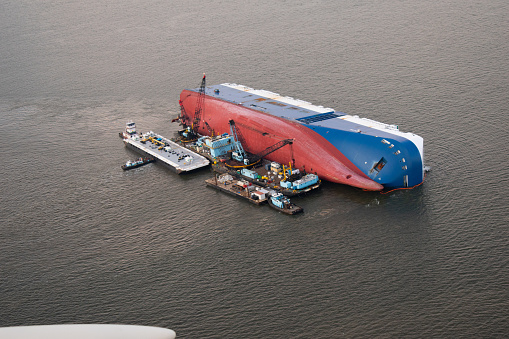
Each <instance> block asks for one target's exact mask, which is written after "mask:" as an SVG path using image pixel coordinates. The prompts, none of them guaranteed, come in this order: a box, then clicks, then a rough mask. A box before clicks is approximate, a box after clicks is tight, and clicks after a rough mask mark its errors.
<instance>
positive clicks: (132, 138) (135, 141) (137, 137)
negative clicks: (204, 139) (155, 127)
mask: <svg viewBox="0 0 509 339" xmlns="http://www.w3.org/2000/svg"><path fill="white" fill-rule="evenodd" d="M120 137H121V138H122V139H123V141H124V144H125V145H126V146H127V147H128V148H131V149H133V150H134V151H136V152H138V153H140V154H142V155H145V156H149V157H151V158H152V159H153V160H154V161H156V162H160V163H162V164H163V165H165V166H166V167H168V168H170V169H171V170H173V171H175V172H176V173H177V174H180V173H186V172H190V171H194V170H197V169H200V168H203V167H206V166H208V165H209V160H208V159H207V158H205V157H203V156H201V155H199V154H196V153H195V152H192V151H190V150H188V149H187V148H185V147H183V146H180V145H179V144H177V143H175V142H173V141H171V140H170V139H167V138H165V137H163V136H161V135H159V134H156V133H154V132H152V131H150V132H147V133H138V132H137V131H136V124H135V123H134V122H132V121H129V122H128V123H127V124H126V128H125V131H124V132H122V133H120Z"/></svg>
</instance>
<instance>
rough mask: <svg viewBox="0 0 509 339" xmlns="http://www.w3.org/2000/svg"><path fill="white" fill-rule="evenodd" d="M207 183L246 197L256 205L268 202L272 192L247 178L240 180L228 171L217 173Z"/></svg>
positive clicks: (243, 197)
mask: <svg viewBox="0 0 509 339" xmlns="http://www.w3.org/2000/svg"><path fill="white" fill-rule="evenodd" d="M205 183H206V185H207V186H209V187H213V188H215V189H218V190H220V191H222V192H225V193H228V194H230V195H233V196H236V197H239V198H242V199H246V200H248V201H249V202H251V203H253V204H255V205H261V204H264V203H266V202H267V199H268V198H269V193H270V192H269V191H268V190H266V189H264V188H263V187H261V186H258V185H255V184H252V183H250V182H248V181H246V180H238V179H236V178H234V177H233V176H231V175H229V174H228V173H223V174H220V175H217V174H216V175H215V176H214V178H210V179H207V180H205Z"/></svg>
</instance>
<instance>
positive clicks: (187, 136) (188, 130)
mask: <svg viewBox="0 0 509 339" xmlns="http://www.w3.org/2000/svg"><path fill="white" fill-rule="evenodd" d="M205 78H206V76H205V73H203V78H202V80H201V84H200V88H199V89H198V99H197V102H196V108H195V110H194V120H193V121H192V122H191V126H189V122H188V121H186V117H187V114H186V110H185V108H184V104H183V102H182V100H179V104H180V115H179V116H178V117H177V118H175V119H173V120H172V121H171V122H175V121H178V120H180V122H181V124H182V126H184V129H183V130H180V131H179V132H178V134H179V137H180V140H181V141H182V142H192V141H196V140H197V139H198V128H199V127H200V122H201V117H202V113H203V103H204V102H205ZM203 122H204V123H205V126H206V127H207V129H208V130H209V132H210V133H211V134H212V135H213V134H214V130H213V129H212V128H211V127H210V125H209V124H208V123H207V122H206V121H205V120H204V121H203Z"/></svg>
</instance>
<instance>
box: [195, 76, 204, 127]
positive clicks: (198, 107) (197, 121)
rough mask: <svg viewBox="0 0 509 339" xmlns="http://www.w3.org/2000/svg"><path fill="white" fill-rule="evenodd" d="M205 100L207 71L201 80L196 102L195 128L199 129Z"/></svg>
mask: <svg viewBox="0 0 509 339" xmlns="http://www.w3.org/2000/svg"><path fill="white" fill-rule="evenodd" d="M204 101H205V73H204V74H203V79H202V80H201V84H200V89H199V90H198V101H197V102H196V109H195V111H194V121H193V130H195V131H196V130H197V129H198V127H199V126H200V120H201V116H202V111H203V102H204Z"/></svg>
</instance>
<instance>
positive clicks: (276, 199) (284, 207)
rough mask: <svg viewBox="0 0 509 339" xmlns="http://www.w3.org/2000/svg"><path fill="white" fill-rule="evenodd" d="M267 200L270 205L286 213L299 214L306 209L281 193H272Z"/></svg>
mask: <svg viewBox="0 0 509 339" xmlns="http://www.w3.org/2000/svg"><path fill="white" fill-rule="evenodd" d="M267 201H268V203H269V206H270V207H272V208H274V209H276V210H278V211H280V212H283V213H285V214H297V213H301V212H303V211H304V210H303V209H302V207H300V206H297V205H295V204H294V203H292V202H290V199H288V197H286V196H284V195H283V194H281V193H274V194H272V195H271V196H270V197H269V199H268V200H267Z"/></svg>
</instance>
